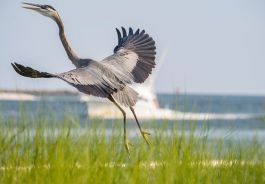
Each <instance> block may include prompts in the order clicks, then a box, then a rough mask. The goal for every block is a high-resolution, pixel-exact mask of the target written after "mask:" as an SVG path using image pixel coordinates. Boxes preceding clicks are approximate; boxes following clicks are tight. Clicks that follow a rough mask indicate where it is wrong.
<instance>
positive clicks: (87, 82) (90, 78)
mask: <svg viewBox="0 0 265 184" xmlns="http://www.w3.org/2000/svg"><path fill="white" fill-rule="evenodd" d="M58 78H61V79H62V80H64V81H66V82H67V83H69V84H70V85H72V86H74V87H75V88H77V89H78V90H79V91H80V92H83V93H86V94H89V95H93V96H98V97H108V96H109V95H110V94H113V93H114V92H117V91H118V90H119V89H122V88H123V87H124V84H121V83H118V82H117V81H116V80H115V79H114V78H113V77H112V76H108V75H107V74H104V73H101V72H99V70H98V69H97V68H96V67H93V66H89V67H84V68H77V69H74V70H71V71H69V72H65V73H61V74H58Z"/></svg>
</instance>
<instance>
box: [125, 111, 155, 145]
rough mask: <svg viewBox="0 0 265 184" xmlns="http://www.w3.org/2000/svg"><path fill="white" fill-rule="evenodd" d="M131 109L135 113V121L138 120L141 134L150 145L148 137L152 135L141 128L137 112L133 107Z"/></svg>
mask: <svg viewBox="0 0 265 184" xmlns="http://www.w3.org/2000/svg"><path fill="white" fill-rule="evenodd" d="M130 109H131V111H132V113H133V116H134V118H135V120H136V123H137V125H138V128H139V130H140V132H141V134H142V136H143V138H144V140H145V141H146V143H147V144H148V145H150V141H149V138H148V135H151V134H150V133H149V132H146V131H144V130H143V129H142V127H141V125H140V123H139V121H138V119H137V116H136V114H135V112H134V109H133V107H130Z"/></svg>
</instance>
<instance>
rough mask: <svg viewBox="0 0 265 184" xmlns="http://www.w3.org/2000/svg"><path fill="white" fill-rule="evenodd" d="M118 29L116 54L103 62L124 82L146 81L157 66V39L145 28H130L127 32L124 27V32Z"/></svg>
mask: <svg viewBox="0 0 265 184" xmlns="http://www.w3.org/2000/svg"><path fill="white" fill-rule="evenodd" d="M116 31H117V35H118V45H117V46H116V47H115V48H114V54H113V55H111V56H109V57H107V58H105V59H104V60H103V61H102V64H104V65H105V66H106V67H107V68H109V69H110V70H111V71H113V72H114V73H115V74H116V75H117V77H118V78H119V79H120V80H122V81H123V82H126V83H131V82H132V81H134V82H137V83H142V82H144V81H145V80H146V78H147V77H148V76H149V74H151V72H152V69H153V68H154V67H155V54H156V52H155V49H156V47H155V41H154V40H153V38H152V37H150V36H149V35H148V34H146V33H145V31H144V30H142V31H141V32H140V30H139V29H138V30H137V31H135V32H133V30H132V28H129V31H128V33H127V32H126V30H125V29H124V28H123V27H122V33H121V32H120V31H119V30H118V29H116Z"/></svg>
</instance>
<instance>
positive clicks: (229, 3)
mask: <svg viewBox="0 0 265 184" xmlns="http://www.w3.org/2000/svg"><path fill="white" fill-rule="evenodd" d="M31 2H32V3H40V4H50V5H52V6H53V7H54V8H55V9H56V10H57V11H58V12H59V14H60V16H61V18H62V20H63V22H64V24H65V30H66V34H67V37H68V39H69V41H70V43H71V45H72V47H73V49H74V50H75V51H76V52H77V53H78V55H80V56H81V57H84V58H86V57H87V58H93V59H96V60H99V61H100V60H101V59H103V58H105V57H106V56H108V55H110V54H112V51H113V48H114V46H115V44H116V42H117V36H116V32H115V27H120V26H125V27H129V26H131V27H133V28H138V27H139V28H142V29H145V30H146V32H148V33H149V34H150V35H151V36H152V37H153V38H154V39H155V41H156V45H157V53H158V54H157V62H159V58H160V57H161V55H162V53H166V57H164V62H163V64H162V65H161V67H160V69H159V71H156V72H157V73H156V83H155V88H156V91H157V92H175V91H176V90H177V89H178V90H179V91H180V92H187V93H204V94H205V93H208V94H256V95H265V72H264V70H265V11H264V9H265V1H264V0H219V1H217V0H193V1H192V0H185V1H184V0H182V1H178V0H163V1H156V2H155V1H140V0H134V1H125V0H123V1H122V0H119V1H102V0H98V1H85V0H83V1H81V0H80V1H78V0H76V1H45V0H42V1H33V0H32V1H31ZM0 23H1V29H0V40H1V42H0V57H1V62H0V89H6V88H8V89H68V90H73V91H74V90H75V89H73V88H72V87H71V86H68V85H67V84H66V83H64V82H62V81H59V80H56V79H37V80H36V79H30V78H24V77H21V76H18V75H17V74H16V73H15V72H14V71H13V69H12V68H11V65H10V62H14V61H15V62H18V63H22V64H25V65H28V66H32V67H34V68H36V69H39V70H43V71H47V72H55V73H56V72H57V73H58V72H64V71H68V70H71V69H73V68H74V66H73V65H72V64H71V62H70V61H69V60H68V58H67V56H66V53H65V51H64V49H63V47H62V45H61V42H60V40H59V36H58V28H57V26H56V24H55V23H54V22H53V21H52V20H50V19H48V18H46V17H44V16H42V15H40V14H37V13H35V12H33V11H29V10H25V9H22V8H21V3H20V1H16V0H12V1H9V0H1V2H0Z"/></svg>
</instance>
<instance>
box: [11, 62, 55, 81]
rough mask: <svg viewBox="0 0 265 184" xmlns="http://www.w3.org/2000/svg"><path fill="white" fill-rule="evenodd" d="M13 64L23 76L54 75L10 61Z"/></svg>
mask: <svg viewBox="0 0 265 184" xmlns="http://www.w3.org/2000/svg"><path fill="white" fill-rule="evenodd" d="M11 65H12V66H13V68H14V70H15V71H16V72H17V73H18V74H20V75H22V76H24V77H30V78H52V77H55V75H53V74H50V73H47V72H40V71H38V70H35V69H33V68H30V67H25V66H23V65H21V64H18V63H11Z"/></svg>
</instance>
